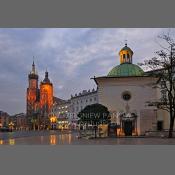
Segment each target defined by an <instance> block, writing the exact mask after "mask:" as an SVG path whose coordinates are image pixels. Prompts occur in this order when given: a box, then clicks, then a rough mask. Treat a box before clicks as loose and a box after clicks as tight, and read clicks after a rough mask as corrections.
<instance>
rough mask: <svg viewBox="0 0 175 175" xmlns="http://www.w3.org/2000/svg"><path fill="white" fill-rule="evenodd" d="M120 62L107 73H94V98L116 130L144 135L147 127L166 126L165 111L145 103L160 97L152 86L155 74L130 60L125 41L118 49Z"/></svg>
mask: <svg viewBox="0 0 175 175" xmlns="http://www.w3.org/2000/svg"><path fill="white" fill-rule="evenodd" d="M119 56H120V65H117V66H115V67H114V68H113V69H112V70H111V71H110V72H109V73H108V74H107V76H101V77H94V78H93V79H94V81H95V82H96V84H97V89H98V91H97V92H98V102H99V103H100V104H102V105H104V106H106V107H107V108H108V110H109V111H110V112H111V122H112V123H116V124H117V126H118V129H117V134H118V135H121V136H122V135H123V136H124V135H125V136H134V135H136V136H138V135H145V133H146V132H147V131H156V130H158V129H160V130H163V129H168V127H169V122H168V116H167V115H168V114H167V113H166V112H164V111H158V110H157V109H156V107H154V106H149V105H148V103H147V102H149V101H157V100H159V99H160V98H161V93H160V90H159V89H157V88H153V85H154V84H155V83H156V81H157V78H155V77H152V76H150V75H149V74H147V73H145V72H144V71H143V70H142V69H141V68H140V67H139V66H137V65H135V64H133V51H132V50H131V49H130V48H129V47H128V46H127V44H125V46H124V47H123V48H122V49H121V50H120V52H119Z"/></svg>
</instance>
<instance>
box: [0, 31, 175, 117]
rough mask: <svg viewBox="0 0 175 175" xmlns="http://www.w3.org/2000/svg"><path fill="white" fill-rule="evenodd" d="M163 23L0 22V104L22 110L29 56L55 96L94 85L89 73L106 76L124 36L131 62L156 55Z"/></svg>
mask: <svg viewBox="0 0 175 175" xmlns="http://www.w3.org/2000/svg"><path fill="white" fill-rule="evenodd" d="M167 33H170V34H171V35H172V36H174V35H175V30H174V29H166V28H162V29H161V28H150V29H149V28H9V29H8V28H7V29H6V28H1V29H0V110H3V111H5V112H8V113H9V114H11V115H12V114H15V113H20V112H25V110H26V88H27V86H28V73H29V72H30V70H31V67H32V61H33V57H34V61H35V65H36V69H37V71H38V74H39V82H40V81H42V80H43V78H44V73H45V70H46V69H47V70H48V72H49V78H50V80H51V81H52V83H53V85H54V96H56V97H59V98H62V99H69V98H70V96H71V94H73V95H74V94H75V93H79V92H81V91H82V90H84V89H85V90H89V89H92V88H96V84H95V82H94V81H93V80H91V79H90V78H91V77H94V76H105V75H107V74H108V72H109V71H110V70H111V69H112V68H113V67H114V66H116V65H118V64H119V55H118V52H119V51H120V49H121V48H122V47H123V46H124V44H125V40H127V44H128V46H129V47H130V48H131V49H132V50H133V52H134V55H133V63H134V64H137V63H138V62H142V61H143V60H144V59H149V58H152V57H153V56H155V51H157V50H160V49H161V48H160V44H159V42H160V41H159V39H158V35H161V34H167Z"/></svg>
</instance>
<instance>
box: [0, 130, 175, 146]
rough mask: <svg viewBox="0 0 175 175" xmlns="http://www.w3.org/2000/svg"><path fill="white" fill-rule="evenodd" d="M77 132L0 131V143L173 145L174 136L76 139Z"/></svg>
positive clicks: (174, 143)
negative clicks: (170, 137)
mask: <svg viewBox="0 0 175 175" xmlns="http://www.w3.org/2000/svg"><path fill="white" fill-rule="evenodd" d="M76 136H77V132H71V131H64V132H61V131H47V132H46V131H42V132H40V131H35V132H30V133H28V134H27V133H26V132H25V133H22V132H18V133H11V134H7V133H4V135H3V133H0V145H170V144H171V145H175V138H173V139H168V138H164V139H163V138H97V139H85V138H81V139H78V138H77V137H76Z"/></svg>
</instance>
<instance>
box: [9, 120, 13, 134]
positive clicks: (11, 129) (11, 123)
mask: <svg viewBox="0 0 175 175" xmlns="http://www.w3.org/2000/svg"><path fill="white" fill-rule="evenodd" d="M13 127H14V123H13V122H12V121H11V122H10V123H9V128H10V131H11V132H12V131H13Z"/></svg>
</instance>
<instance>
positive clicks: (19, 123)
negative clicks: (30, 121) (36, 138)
mask: <svg viewBox="0 0 175 175" xmlns="http://www.w3.org/2000/svg"><path fill="white" fill-rule="evenodd" d="M10 123H11V124H12V125H13V129H16V130H26V129H27V128H28V126H27V118H26V115H25V114H24V113H19V114H15V115H14V116H11V117H10Z"/></svg>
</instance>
